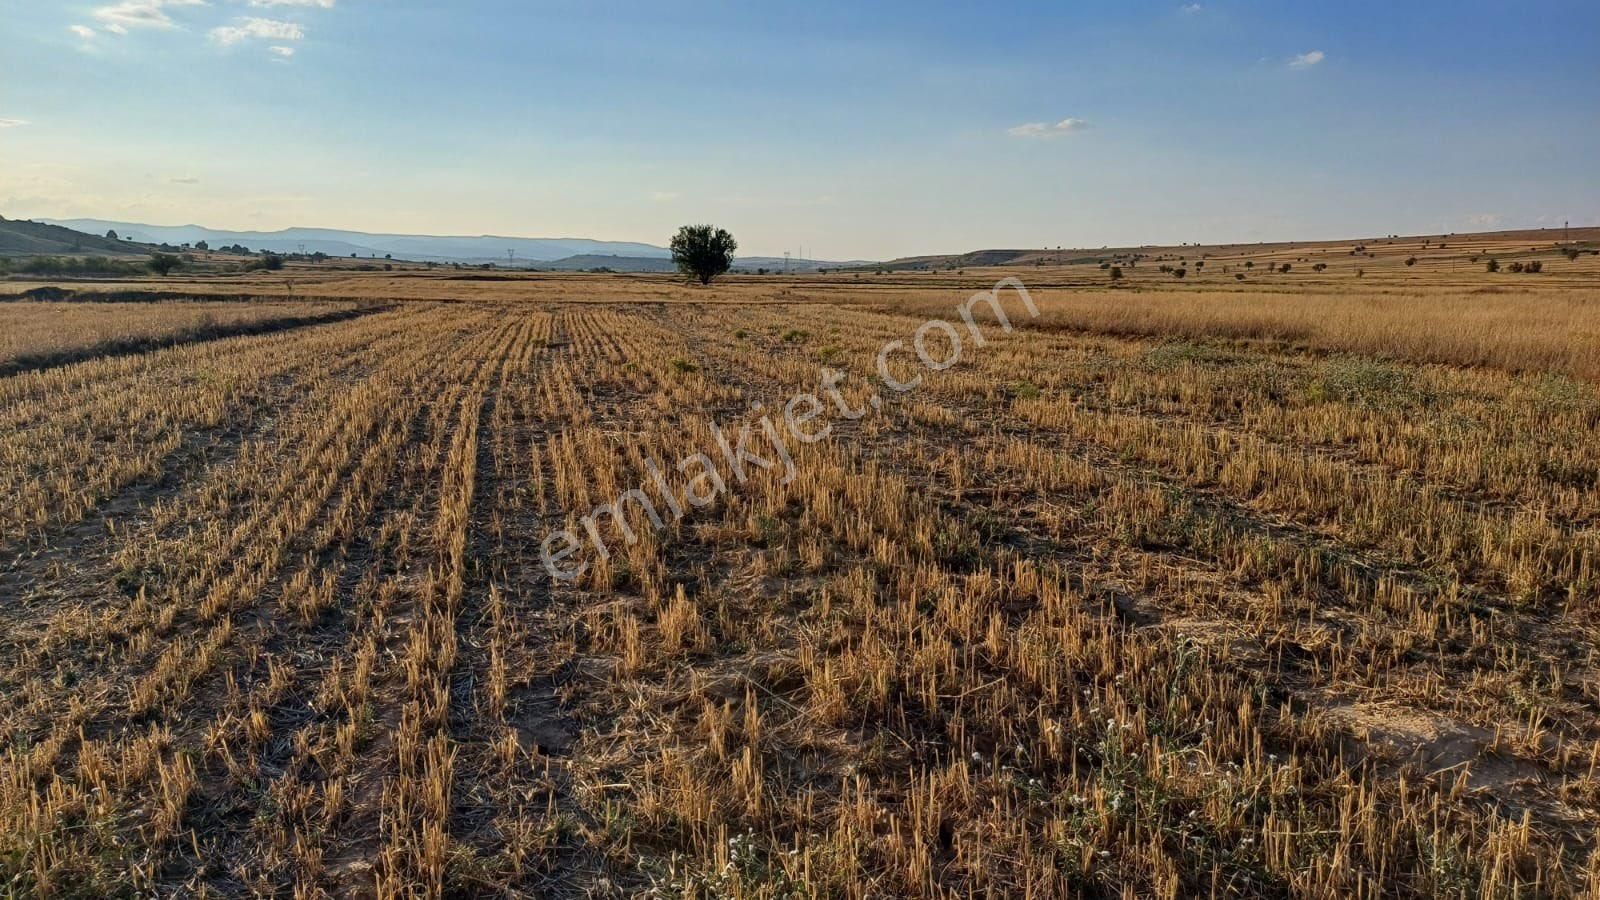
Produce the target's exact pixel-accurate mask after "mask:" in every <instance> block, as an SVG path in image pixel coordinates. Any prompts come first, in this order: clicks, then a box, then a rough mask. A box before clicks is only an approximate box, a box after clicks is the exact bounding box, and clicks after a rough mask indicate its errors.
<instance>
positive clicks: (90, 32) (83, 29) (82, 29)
mask: <svg viewBox="0 0 1600 900" xmlns="http://www.w3.org/2000/svg"><path fill="white" fill-rule="evenodd" d="M67 30H68V31H70V32H72V33H73V34H75V35H77V36H78V37H81V38H83V39H84V40H86V41H92V40H94V29H93V28H90V27H89V26H87V25H69V26H67Z"/></svg>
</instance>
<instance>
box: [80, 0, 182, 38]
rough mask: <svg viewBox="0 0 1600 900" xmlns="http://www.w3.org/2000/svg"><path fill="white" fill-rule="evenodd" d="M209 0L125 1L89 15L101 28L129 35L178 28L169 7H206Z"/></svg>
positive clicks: (101, 8)
mask: <svg viewBox="0 0 1600 900" xmlns="http://www.w3.org/2000/svg"><path fill="white" fill-rule="evenodd" d="M206 5H208V3H207V0H123V2H121V3H113V4H111V5H110V6H101V7H98V8H96V9H94V10H91V11H90V13H89V15H90V16H92V17H93V18H94V20H95V21H96V22H98V23H100V28H101V29H102V30H104V31H108V32H110V33H112V34H127V33H128V29H130V28H176V27H177V23H175V22H173V21H172V17H171V16H169V15H167V9H168V8H169V7H180V6H206Z"/></svg>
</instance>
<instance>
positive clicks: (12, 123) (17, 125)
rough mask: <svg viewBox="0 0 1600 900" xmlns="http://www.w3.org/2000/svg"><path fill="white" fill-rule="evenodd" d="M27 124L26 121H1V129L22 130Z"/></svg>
mask: <svg viewBox="0 0 1600 900" xmlns="http://www.w3.org/2000/svg"><path fill="white" fill-rule="evenodd" d="M26 124H28V123H27V121H26V120H24V119H0V128H20V127H22V126H23V125H26Z"/></svg>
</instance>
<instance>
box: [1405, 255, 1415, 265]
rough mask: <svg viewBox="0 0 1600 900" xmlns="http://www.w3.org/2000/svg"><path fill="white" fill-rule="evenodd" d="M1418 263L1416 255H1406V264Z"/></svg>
mask: <svg viewBox="0 0 1600 900" xmlns="http://www.w3.org/2000/svg"><path fill="white" fill-rule="evenodd" d="M1416 264H1417V258H1416V257H1415V256H1408V257H1406V265H1407V266H1414V265H1416Z"/></svg>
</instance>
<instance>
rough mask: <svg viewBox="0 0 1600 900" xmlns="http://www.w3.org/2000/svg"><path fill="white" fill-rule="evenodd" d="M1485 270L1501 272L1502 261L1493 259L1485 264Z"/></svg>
mask: <svg viewBox="0 0 1600 900" xmlns="http://www.w3.org/2000/svg"><path fill="white" fill-rule="evenodd" d="M1483 268H1484V269H1485V270H1486V271H1489V272H1498V271H1500V260H1498V259H1491V260H1489V261H1488V262H1486V263H1484V264H1483Z"/></svg>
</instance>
